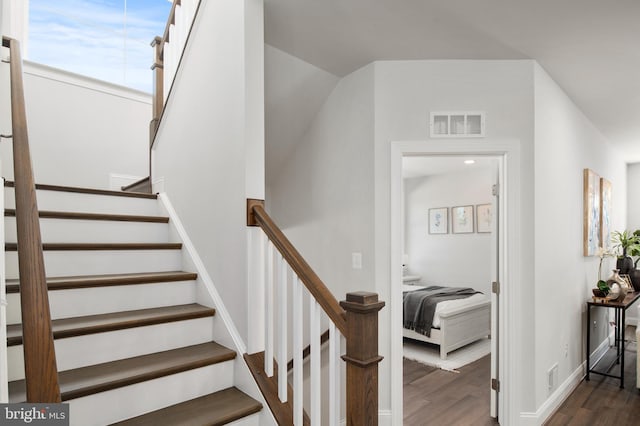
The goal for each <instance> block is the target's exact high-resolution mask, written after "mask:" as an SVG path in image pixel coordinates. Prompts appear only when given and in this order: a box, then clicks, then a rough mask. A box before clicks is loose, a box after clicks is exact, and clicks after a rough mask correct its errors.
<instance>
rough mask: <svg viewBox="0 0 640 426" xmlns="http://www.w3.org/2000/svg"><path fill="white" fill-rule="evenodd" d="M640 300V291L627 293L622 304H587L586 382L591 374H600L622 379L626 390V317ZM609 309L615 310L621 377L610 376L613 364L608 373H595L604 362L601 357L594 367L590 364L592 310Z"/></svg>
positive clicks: (607, 302) (617, 352) (616, 361)
mask: <svg viewBox="0 0 640 426" xmlns="http://www.w3.org/2000/svg"><path fill="white" fill-rule="evenodd" d="M638 298H640V291H636V292H632V293H627V296H626V297H625V298H624V300H623V301H621V302H611V301H606V302H596V301H588V302H587V376H586V380H587V381H588V380H589V374H590V373H593V374H599V375H601V376H607V377H613V378H615V379H620V388H624V329H625V315H626V311H627V309H628V308H629V307H630V306H631V305H633V304H634V303H635V301H636V300H638ZM592 307H596V308H609V309H613V310H615V322H616V328H615V333H614V335H615V349H616V358H615V359H614V361H615V364H620V375H619V376H616V375H613V374H609V373H608V372H609V370H611V367H613V365H614V364H613V363H612V364H611V365H610V366H609V367H608V368H607V370H606V372H602V371H595V370H594V368H595V366H596V365H598V362H600V361H601V360H602V358H603V357H604V355H603V357H601V358H600V359H598V360H597V361H596V362H594V363H593V365H591V364H590V362H589V361H590V360H589V358H590V356H589V354H590V351H591V348H590V347H591V308H592Z"/></svg>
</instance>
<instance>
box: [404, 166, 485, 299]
mask: <svg viewBox="0 0 640 426" xmlns="http://www.w3.org/2000/svg"><path fill="white" fill-rule="evenodd" d="M493 174H494V173H492V171H491V169H476V170H470V171H462V172H454V173H446V174H438V175H433V176H424V177H417V178H412V179H405V180H404V196H405V253H406V254H407V255H408V257H409V262H408V267H409V273H410V274H417V275H420V276H421V277H422V282H423V283H426V284H432V285H447V286H461V287H472V288H474V289H476V290H478V291H481V292H483V293H484V294H491V271H492V266H491V265H492V263H491V234H489V233H477V232H474V233H471V234H453V233H451V231H450V230H449V233H448V234H429V232H428V212H429V209H431V208H437V207H448V208H451V207H453V206H464V205H473V206H474V209H475V206H476V205H478V204H487V203H491V200H492V198H493V197H492V195H491V186H492V185H493V183H494V182H493ZM449 212H450V210H449ZM474 213H475V210H474ZM474 217H475V216H474ZM474 227H475V219H474Z"/></svg>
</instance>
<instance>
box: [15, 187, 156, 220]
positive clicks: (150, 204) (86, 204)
mask: <svg viewBox="0 0 640 426" xmlns="http://www.w3.org/2000/svg"><path fill="white" fill-rule="evenodd" d="M4 194H5V204H6V205H5V208H7V209H15V193H14V190H13V188H5V189H4ZM36 198H37V202H38V210H48V211H61V212H82V213H108V214H129V215H139V216H157V215H158V202H157V200H155V199H147V198H135V197H114V196H109V195H101V194H82V193H76V192H64V191H50V190H43V189H38V190H37V191H36Z"/></svg>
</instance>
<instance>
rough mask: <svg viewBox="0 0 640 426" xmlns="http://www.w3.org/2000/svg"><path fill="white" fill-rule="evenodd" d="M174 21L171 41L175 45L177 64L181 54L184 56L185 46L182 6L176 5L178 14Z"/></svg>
mask: <svg viewBox="0 0 640 426" xmlns="http://www.w3.org/2000/svg"><path fill="white" fill-rule="evenodd" d="M173 22H174V24H173V28H174V32H173V34H172V37H171V43H173V44H174V45H175V52H176V66H177V64H178V63H179V62H180V56H182V48H183V46H184V44H183V43H184V40H183V39H182V33H183V31H184V22H182V6H176V14H175V17H174V21H173ZM176 71H177V70H176Z"/></svg>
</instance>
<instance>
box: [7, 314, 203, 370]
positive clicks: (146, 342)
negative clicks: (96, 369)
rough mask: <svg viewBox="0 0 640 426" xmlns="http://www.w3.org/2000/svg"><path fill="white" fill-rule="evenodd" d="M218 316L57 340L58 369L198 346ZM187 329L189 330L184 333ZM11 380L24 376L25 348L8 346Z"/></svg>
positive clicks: (68, 368) (69, 368)
mask: <svg viewBox="0 0 640 426" xmlns="http://www.w3.org/2000/svg"><path fill="white" fill-rule="evenodd" d="M214 318H215V317H213V318H212V317H207V318H198V319H193V320H188V321H176V322H171V323H166V324H157V325H150V326H146V327H135V328H129V329H125V330H116V331H109V332H105V333H96V334H88V335H85V336H77V337H68V338H65V339H56V340H55V349H56V362H57V365H58V370H59V371H65V370H71V369H73V368H80V367H86V366H88V365H94V364H100V363H103V362H109V361H115V360H119V359H125V358H131V357H134V356H140V355H146V354H150V353H154V352H161V351H167V350H171V349H177V348H180V347H184V346H191V345H197V344H200V343H206V342H210V341H211V340H212V334H213V332H212V327H213V321H214ZM186 330H188V332H185V331H186ZM7 361H8V365H9V380H20V379H24V356H23V347H22V345H19V346H11V347H9V348H8V356H7Z"/></svg>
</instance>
